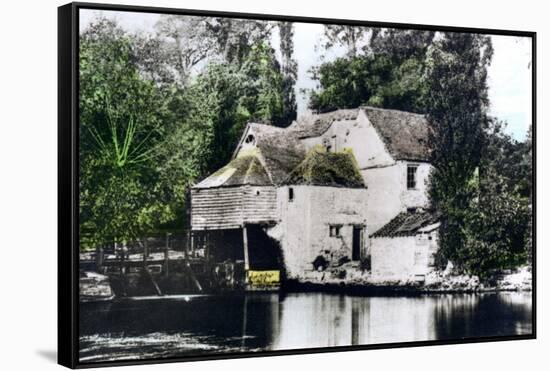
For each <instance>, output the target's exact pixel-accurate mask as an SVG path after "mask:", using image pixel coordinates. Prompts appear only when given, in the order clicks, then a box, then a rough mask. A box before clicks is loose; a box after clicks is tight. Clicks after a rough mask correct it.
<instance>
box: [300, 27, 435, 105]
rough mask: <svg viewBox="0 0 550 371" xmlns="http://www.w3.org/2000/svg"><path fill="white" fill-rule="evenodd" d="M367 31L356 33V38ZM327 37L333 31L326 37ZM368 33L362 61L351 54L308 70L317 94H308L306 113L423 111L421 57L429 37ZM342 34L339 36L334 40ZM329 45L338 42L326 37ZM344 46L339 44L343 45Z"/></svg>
mask: <svg viewBox="0 0 550 371" xmlns="http://www.w3.org/2000/svg"><path fill="white" fill-rule="evenodd" d="M358 29H359V28H358ZM366 30H367V29H361V32H363V33H365V32H367V31H366ZM327 32H328V31H327ZM331 32H335V31H334V30H332V31H330V32H329V34H330V33H331ZM370 32H371V37H370V41H369V43H367V44H366V45H365V46H364V47H363V48H362V49H363V50H364V53H363V54H362V55H359V54H358V53H357V50H356V48H354V51H353V52H350V53H348V55H347V56H346V57H342V58H338V59H336V60H334V61H332V62H326V63H323V64H321V65H320V66H318V67H317V68H314V69H313V70H312V72H313V77H314V79H316V80H318V81H319V85H320V89H319V90H318V91H313V92H312V93H311V96H310V104H309V106H310V108H312V109H314V110H317V111H321V112H327V111H331V110H335V109H338V108H349V107H357V106H359V105H363V104H366V105H370V106H374V107H383V108H393V109H401V110H405V111H410V112H418V113H423V112H424V111H425V109H426V106H425V100H426V96H427V81H426V78H425V70H426V53H427V50H428V46H429V45H430V44H431V41H432V39H433V33H431V32H424V31H410V30H385V31H380V30H377V29H372V30H370ZM344 34H345V33H344V31H341V32H340V33H338V34H337V35H344ZM350 37H351V36H349V37H346V40H347V39H348V38H350ZM363 37H365V36H364V35H363V36H362V38H363ZM329 40H333V42H338V40H340V39H339V38H337V37H329ZM346 40H340V41H339V42H340V43H341V44H344V45H345V44H346V43H347V41H346ZM329 45H330V46H331V45H332V44H329ZM349 47H350V46H348V48H349Z"/></svg>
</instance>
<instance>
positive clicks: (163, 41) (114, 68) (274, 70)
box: [79, 16, 295, 248]
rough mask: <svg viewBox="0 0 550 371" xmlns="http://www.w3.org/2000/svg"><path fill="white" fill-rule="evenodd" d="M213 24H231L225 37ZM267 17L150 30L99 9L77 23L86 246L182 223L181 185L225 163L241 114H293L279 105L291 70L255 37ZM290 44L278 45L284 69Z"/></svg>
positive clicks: (265, 118)
mask: <svg viewBox="0 0 550 371" xmlns="http://www.w3.org/2000/svg"><path fill="white" fill-rule="evenodd" d="M221 25H224V26H227V27H229V28H227V29H226V32H230V31H231V32H233V31H234V32H236V34H231V35H226V36H227V39H223V37H222V36H223V35H221V34H219V32H220V29H218V28H216V27H221ZM271 28H272V27H271V26H270V25H269V24H267V23H266V22H245V21H242V22H241V21H237V20H231V21H230V22H225V21H223V22H222V21H220V20H216V19H204V18H200V17H176V16H174V17H170V16H165V17H161V20H160V21H159V23H158V24H157V25H156V34H154V35H144V34H129V33H127V32H125V31H124V30H122V29H121V28H120V27H118V25H117V24H116V22H115V21H112V20H109V19H106V18H99V19H97V20H95V21H94V22H92V23H91V24H90V25H89V26H88V27H87V28H86V29H85V30H84V31H83V32H82V34H81V38H80V148H79V149H80V222H81V223H80V224H81V235H82V240H81V246H82V248H88V247H93V246H96V245H98V244H106V243H111V242H118V243H124V242H127V241H130V240H135V239H139V238H141V237H142V236H144V235H145V234H147V233H148V232H150V231H154V230H157V229H159V228H170V229H180V230H181V229H183V228H184V226H185V225H186V202H187V199H186V195H187V191H188V188H189V187H190V185H191V184H193V183H194V182H195V181H196V180H197V179H200V178H201V177H203V176H204V175H206V174H208V173H211V172H212V171H214V170H217V169H218V168H220V167H221V166H223V165H224V164H225V163H226V162H227V160H228V159H229V157H230V156H231V153H232V151H233V148H234V145H235V143H236V141H237V140H238V138H239V137H240V135H241V133H242V130H243V129H244V127H245V124H246V122H248V121H251V120H255V121H261V122H272V123H275V124H278V125H283V124H285V120H286V119H287V118H288V117H291V116H292V115H293V114H294V115H295V106H294V107H287V106H285V103H289V102H290V104H292V99H293V98H292V96H291V94H289V91H291V90H293V83H294V80H292V76H293V75H292V71H287V73H288V75H289V76H290V79H287V80H285V81H283V80H284V78H283V74H282V72H281V67H280V64H279V62H278V61H277V59H276V57H275V53H274V50H273V48H272V47H271V46H270V45H269V43H265V42H255V43H252V42H251V40H260V39H262V40H263V39H265V35H266V33H268V32H270V30H271ZM191 29H192V30H194V31H195V34H193V35H191V34H190V33H189V30H191ZM222 30H223V28H222ZM214 31H216V32H215V33H213V32H214ZM224 32H225V31H224ZM286 32H287V33H290V34H291V32H290V30H288V29H287V31H286ZM248 34H249V35H254V37H253V38H243V37H242V36H243V35H248ZM239 35H240V36H239ZM285 42H286V43H287V44H288V43H291V37H290V39H288V38H287V39H286V41H285ZM205 43H206V44H207V45H209V47H205ZM211 47H213V49H214V52H215V51H218V52H220V53H221V52H223V57H224V58H227V59H226V60H224V58H219V56H220V55H219V54H217V55H216V54H215V53H214V52H212V48H211ZM292 50H293V48H292V45H286V52H285V53H286V54H285V58H286V59H285V63H287V64H288V65H290V67H288V68H289V69H290V70H292V59H291V55H292ZM228 60H229V61H231V63H227V61H228ZM201 63H202V64H204V66H203V67H201V68H200V69H199V68H198V66H199V65H200V64H201ZM194 74H195V76H194ZM285 84H286V85H285ZM285 89H286V90H285ZM285 99H286V101H285ZM293 112H294V113H293Z"/></svg>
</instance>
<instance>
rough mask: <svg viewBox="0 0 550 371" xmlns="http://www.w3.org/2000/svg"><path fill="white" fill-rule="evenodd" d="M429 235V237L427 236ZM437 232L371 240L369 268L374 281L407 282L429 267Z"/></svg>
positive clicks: (435, 244)
mask: <svg viewBox="0 0 550 371" xmlns="http://www.w3.org/2000/svg"><path fill="white" fill-rule="evenodd" d="M428 237H431V240H429V239H428ZM436 246H437V232H431V233H427V234H417V235H416V236H405V237H376V238H371V239H370V253H371V271H372V278H373V280H375V281H406V280H412V279H414V277H415V276H416V275H425V274H427V273H429V272H430V271H431V270H432V266H431V264H432V263H433V254H434V253H435V251H436Z"/></svg>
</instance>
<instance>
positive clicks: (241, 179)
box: [193, 154, 271, 188]
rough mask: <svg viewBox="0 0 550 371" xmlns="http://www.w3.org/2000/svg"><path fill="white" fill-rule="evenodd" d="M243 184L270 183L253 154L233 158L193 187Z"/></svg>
mask: <svg viewBox="0 0 550 371" xmlns="http://www.w3.org/2000/svg"><path fill="white" fill-rule="evenodd" d="M245 184H249V185H271V180H270V179H269V176H268V175H267V172H266V170H265V168H264V167H263V165H262V163H261V162H260V160H259V158H258V157H257V155H255V154H249V155H245V156H239V157H237V158H235V159H233V160H232V161H231V162H230V163H228V164H227V165H225V166H224V167H222V168H221V169H219V170H218V171H216V172H215V173H214V174H212V175H210V176H209V177H208V178H206V179H204V180H203V181H201V182H200V183H199V184H196V185H195V186H194V187H193V188H212V187H229V186H238V185H245Z"/></svg>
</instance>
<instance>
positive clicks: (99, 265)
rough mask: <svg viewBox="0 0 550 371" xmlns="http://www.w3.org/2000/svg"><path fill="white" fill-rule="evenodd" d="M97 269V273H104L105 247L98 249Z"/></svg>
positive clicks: (96, 254)
mask: <svg viewBox="0 0 550 371" xmlns="http://www.w3.org/2000/svg"><path fill="white" fill-rule="evenodd" d="M95 269H96V271H97V273H103V246H98V247H96V250H95Z"/></svg>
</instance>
